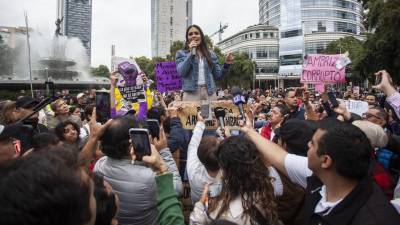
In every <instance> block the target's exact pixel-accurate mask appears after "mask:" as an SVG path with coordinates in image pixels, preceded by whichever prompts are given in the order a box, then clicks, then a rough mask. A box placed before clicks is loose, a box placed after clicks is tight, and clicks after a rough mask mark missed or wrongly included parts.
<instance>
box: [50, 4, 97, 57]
mask: <svg viewBox="0 0 400 225" xmlns="http://www.w3.org/2000/svg"><path fill="white" fill-rule="evenodd" d="M57 18H59V19H61V18H63V19H62V23H61V33H62V34H63V35H65V36H68V37H77V38H79V39H80V40H81V41H82V43H83V46H85V48H86V53H87V56H88V59H89V63H90V58H91V39H92V38H91V36H92V0H58V1H57Z"/></svg>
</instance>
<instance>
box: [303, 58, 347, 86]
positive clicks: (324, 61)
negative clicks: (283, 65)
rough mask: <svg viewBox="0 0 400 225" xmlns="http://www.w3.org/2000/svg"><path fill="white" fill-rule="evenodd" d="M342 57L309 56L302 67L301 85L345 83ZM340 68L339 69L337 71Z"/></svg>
mask: <svg viewBox="0 0 400 225" xmlns="http://www.w3.org/2000/svg"><path fill="white" fill-rule="evenodd" d="M345 58H346V57H345V56H344V55H320V54H311V55H308V56H307V59H306V60H305V62H304V65H303V72H302V75H301V80H300V82H302V83H313V84H316V83H345V82H346V79H345V66H343V65H342V64H343V63H341V62H342V61H343V59H345ZM339 68H340V69H339Z"/></svg>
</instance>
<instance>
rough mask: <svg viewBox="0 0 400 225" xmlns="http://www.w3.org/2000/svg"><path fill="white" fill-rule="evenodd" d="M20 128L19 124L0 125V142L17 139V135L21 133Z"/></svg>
mask: <svg viewBox="0 0 400 225" xmlns="http://www.w3.org/2000/svg"><path fill="white" fill-rule="evenodd" d="M21 128H22V124H21V123H13V124H9V125H1V124H0V141H5V140H7V139H9V138H16V137H18V134H19V133H20V132H21Z"/></svg>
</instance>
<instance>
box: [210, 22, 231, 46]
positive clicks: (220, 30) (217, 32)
mask: <svg viewBox="0 0 400 225" xmlns="http://www.w3.org/2000/svg"><path fill="white" fill-rule="evenodd" d="M226 28H228V24H225V25H223V26H222V23H221V22H220V23H219V29H218V30H217V31H216V32H214V33H213V34H211V35H210V38H212V37H214V36H215V35H216V34H219V42H221V41H222V33H224V30H225V29H226Z"/></svg>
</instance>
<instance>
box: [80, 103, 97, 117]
mask: <svg viewBox="0 0 400 225" xmlns="http://www.w3.org/2000/svg"><path fill="white" fill-rule="evenodd" d="M94 107H96V105H95V104H89V105H87V106H86V107H85V111H84V112H83V117H84V118H83V119H84V120H86V121H90V117H91V116H92V112H93V108H94Z"/></svg>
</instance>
